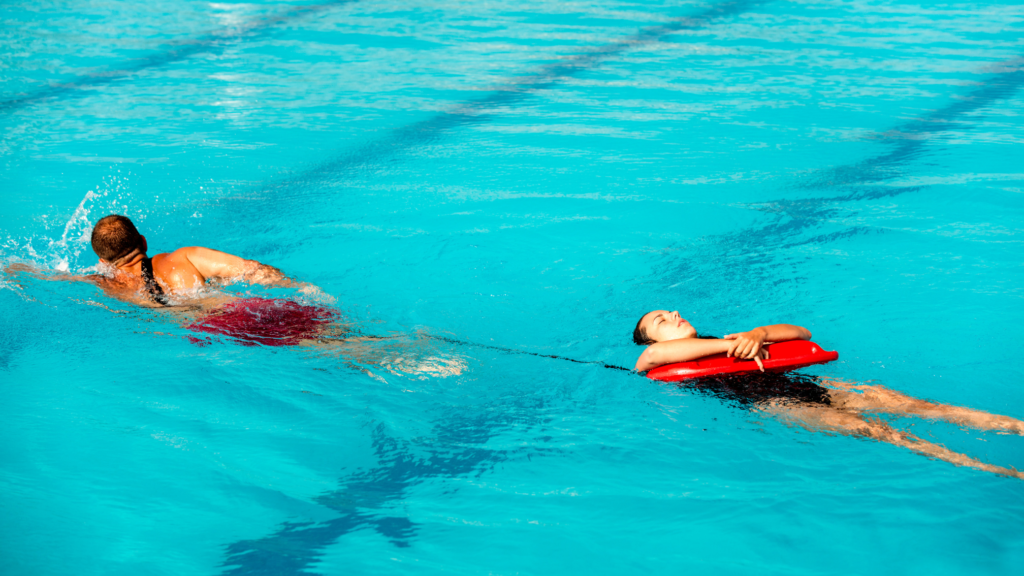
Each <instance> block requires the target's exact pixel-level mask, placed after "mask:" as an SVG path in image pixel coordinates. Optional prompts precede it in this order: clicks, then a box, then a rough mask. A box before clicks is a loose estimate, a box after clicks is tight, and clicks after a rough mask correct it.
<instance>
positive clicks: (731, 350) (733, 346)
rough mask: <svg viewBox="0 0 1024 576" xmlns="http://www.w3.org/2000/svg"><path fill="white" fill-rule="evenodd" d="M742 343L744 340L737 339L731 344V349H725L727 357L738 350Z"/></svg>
mask: <svg viewBox="0 0 1024 576" xmlns="http://www.w3.org/2000/svg"><path fill="white" fill-rule="evenodd" d="M740 344H742V340H736V341H734V342H733V343H732V344H730V345H729V349H728V350H726V351H725V357H726V358H728V357H730V356H732V355H733V352H735V351H736V347H737V346H739V345H740Z"/></svg>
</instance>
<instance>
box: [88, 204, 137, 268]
mask: <svg viewBox="0 0 1024 576" xmlns="http://www.w3.org/2000/svg"><path fill="white" fill-rule="evenodd" d="M136 248H138V249H140V250H141V249H142V234H139V231H138V229H136V228H135V224H132V221H131V220H129V219H128V217H127V216H121V215H119V214H111V215H110V216H104V217H103V218H100V221H99V222H97V223H96V226H95V227H93V229H92V251H93V252H95V253H96V255H97V256H99V257H100V258H102V259H103V260H106V261H107V262H113V261H114V260H117V259H118V258H121V257H123V256H127V255H128V254H129V253H131V251H132V250H135V249H136Z"/></svg>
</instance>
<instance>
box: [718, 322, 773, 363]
mask: <svg viewBox="0 0 1024 576" xmlns="http://www.w3.org/2000/svg"><path fill="white" fill-rule="evenodd" d="M767 336H768V332H767V331H766V330H765V329H764V328H754V329H753V330H751V331H750V332H738V333H736V334H727V335H726V336H725V339H726V340H732V341H733V343H732V345H731V346H729V350H728V351H726V353H725V355H726V356H727V357H728V356H735V357H736V358H742V359H745V360H753V359H755V358H760V357H761V356H760V352H761V346H762V345H763V344H764V341H765V338H766V337H767ZM766 352H767V351H766ZM766 358H767V357H766ZM760 363H761V362H760V361H758V364H760ZM762 370H764V367H763V366H762Z"/></svg>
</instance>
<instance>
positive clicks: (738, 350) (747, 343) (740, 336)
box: [725, 324, 811, 360]
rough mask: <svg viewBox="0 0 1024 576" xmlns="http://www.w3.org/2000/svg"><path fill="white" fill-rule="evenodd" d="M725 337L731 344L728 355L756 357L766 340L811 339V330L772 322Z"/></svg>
mask: <svg viewBox="0 0 1024 576" xmlns="http://www.w3.org/2000/svg"><path fill="white" fill-rule="evenodd" d="M725 339H726V340H728V341H730V343H731V345H730V346H729V349H728V350H726V352H725V355H726V356H735V357H737V358H746V359H748V360H749V359H752V358H754V357H755V356H756V355H757V354H758V352H760V351H761V346H762V345H763V344H764V343H765V342H785V341H786V340H810V339H811V331H810V330H808V329H807V328H804V327H802V326H794V325H792V324H772V325H770V326H761V327H759V328H754V329H753V330H751V331H749V332H737V333H736V334H727V335H726V336H725Z"/></svg>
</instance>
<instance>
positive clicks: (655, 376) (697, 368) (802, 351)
mask: <svg viewBox="0 0 1024 576" xmlns="http://www.w3.org/2000/svg"><path fill="white" fill-rule="evenodd" d="M765 348H767V349H768V355H769V356H771V358H769V359H767V360H762V362H763V363H764V369H765V372H769V371H770V372H784V371H786V370H796V369H797V368H803V367H804V366H810V365H812V364H824V363H825V362H831V361H833V360H835V359H837V358H839V352H826V351H825V350H823V349H822V348H821V346H818V345H817V344H815V343H814V342H811V341H809V340H789V341H788V342H776V343H774V344H768V345H767V346H765ZM760 370H761V369H760V368H759V367H758V366H757V362H755V361H753V360H740V359H738V358H728V357H726V355H725V354H715V355H713V356H705V357H704V358H701V359H699V360H691V361H689V362H679V363H678V364H666V365H664V366H658V367H657V368H655V369H653V370H649V371H648V372H647V377H648V378H650V379H652V380H661V381H662V382H679V381H680V380H687V379H690V378H700V377H701V376H712V375H716V374H734V373H736V372H760Z"/></svg>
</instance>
